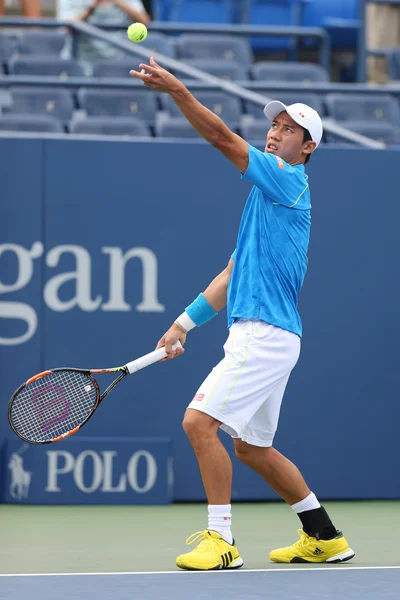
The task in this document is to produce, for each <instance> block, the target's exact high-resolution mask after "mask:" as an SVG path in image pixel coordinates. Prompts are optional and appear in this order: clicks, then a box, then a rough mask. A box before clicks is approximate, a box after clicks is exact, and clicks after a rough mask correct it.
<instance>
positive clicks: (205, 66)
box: [181, 58, 249, 81]
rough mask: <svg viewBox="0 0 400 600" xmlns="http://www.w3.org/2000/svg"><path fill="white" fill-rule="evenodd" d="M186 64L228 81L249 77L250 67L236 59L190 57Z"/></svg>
mask: <svg viewBox="0 0 400 600" xmlns="http://www.w3.org/2000/svg"><path fill="white" fill-rule="evenodd" d="M185 64H187V65H189V66H191V67H195V68H196V69H200V70H201V71H205V72H206V73H210V75H214V76H215V77H218V78H219V79H226V80H227V81H239V80H241V81H245V80H246V79H248V78H249V76H248V69H247V68H246V67H245V66H244V65H243V64H242V63H240V62H237V61H236V60H223V59H222V58H220V59H211V58H189V59H186V60H185ZM181 77H183V75H182V76H181ZM185 77H187V75H185Z"/></svg>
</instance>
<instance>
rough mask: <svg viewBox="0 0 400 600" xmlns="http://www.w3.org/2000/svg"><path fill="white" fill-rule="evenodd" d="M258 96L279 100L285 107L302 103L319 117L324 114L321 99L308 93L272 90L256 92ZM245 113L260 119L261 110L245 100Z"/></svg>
mask: <svg viewBox="0 0 400 600" xmlns="http://www.w3.org/2000/svg"><path fill="white" fill-rule="evenodd" d="M257 92H258V93H259V94H263V95H265V96H268V98H271V100H280V101H281V102H283V103H284V104H286V106H288V105H290V104H296V103H297V102H302V103H303V104H307V105H308V106H311V108H313V109H314V110H316V111H317V112H318V113H319V114H320V115H321V116H323V115H324V114H325V108H324V103H323V101H322V98H321V97H320V96H318V94H313V93H308V92H303V91H301V90H300V91H299V92H274V91H272V90H257ZM244 105H245V109H246V112H247V113H248V114H250V115H253V117H256V118H260V115H261V114H262V108H261V107H260V106H257V105H256V104H254V103H253V102H248V101H247V100H246V101H245V103H244Z"/></svg>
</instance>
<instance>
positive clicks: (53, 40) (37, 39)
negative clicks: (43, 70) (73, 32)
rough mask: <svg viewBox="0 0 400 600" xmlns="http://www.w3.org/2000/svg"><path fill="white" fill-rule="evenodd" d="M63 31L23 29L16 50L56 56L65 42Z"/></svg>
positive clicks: (23, 52)
mask: <svg viewBox="0 0 400 600" xmlns="http://www.w3.org/2000/svg"><path fill="white" fill-rule="evenodd" d="M65 37H66V35H65V33H64V32H63V31H25V32H23V33H21V36H20V39H19V43H18V51H19V53H20V54H37V55H39V54H40V55H42V56H45V55H46V56H48V55H49V54H50V55H51V54H53V55H54V56H58V55H59V54H60V52H61V50H62V49H63V47H64V44H65Z"/></svg>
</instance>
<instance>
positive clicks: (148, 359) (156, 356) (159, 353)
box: [125, 342, 182, 374]
mask: <svg viewBox="0 0 400 600" xmlns="http://www.w3.org/2000/svg"><path fill="white" fill-rule="evenodd" d="M177 348H182V344H181V343H180V342H177V343H176V344H174V345H173V346H172V349H173V350H176V349H177ZM166 356H167V353H166V352H165V348H159V349H158V350H153V352H149V354H145V355H144V356H141V357H140V358H137V359H136V360H133V361H132V362H129V363H127V364H126V365H125V367H126V368H127V369H128V371H129V374H132V373H135V372H136V371H140V369H144V368H145V367H148V366H150V365H153V364H154V363H156V362H159V361H160V360H162V359H163V358H166Z"/></svg>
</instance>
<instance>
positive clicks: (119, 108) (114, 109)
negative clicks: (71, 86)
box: [77, 87, 157, 124]
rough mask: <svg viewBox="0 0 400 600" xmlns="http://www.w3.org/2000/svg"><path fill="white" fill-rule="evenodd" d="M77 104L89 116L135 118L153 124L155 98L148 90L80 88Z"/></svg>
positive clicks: (155, 106)
mask: <svg viewBox="0 0 400 600" xmlns="http://www.w3.org/2000/svg"><path fill="white" fill-rule="evenodd" d="M77 97H78V104H79V106H80V108H83V109H84V110H85V111H86V113H87V115H89V116H105V115H110V116H115V117H118V116H119V117H135V118H138V119H141V120H144V121H146V122H147V123H149V124H153V123H154V120H155V115H156V112H157V96H156V93H155V92H152V91H151V90H149V89H145V88H143V87H142V88H140V89H135V88H134V89H129V90H115V89H108V90H107V89H96V88H81V89H79V91H78V94H77Z"/></svg>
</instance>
